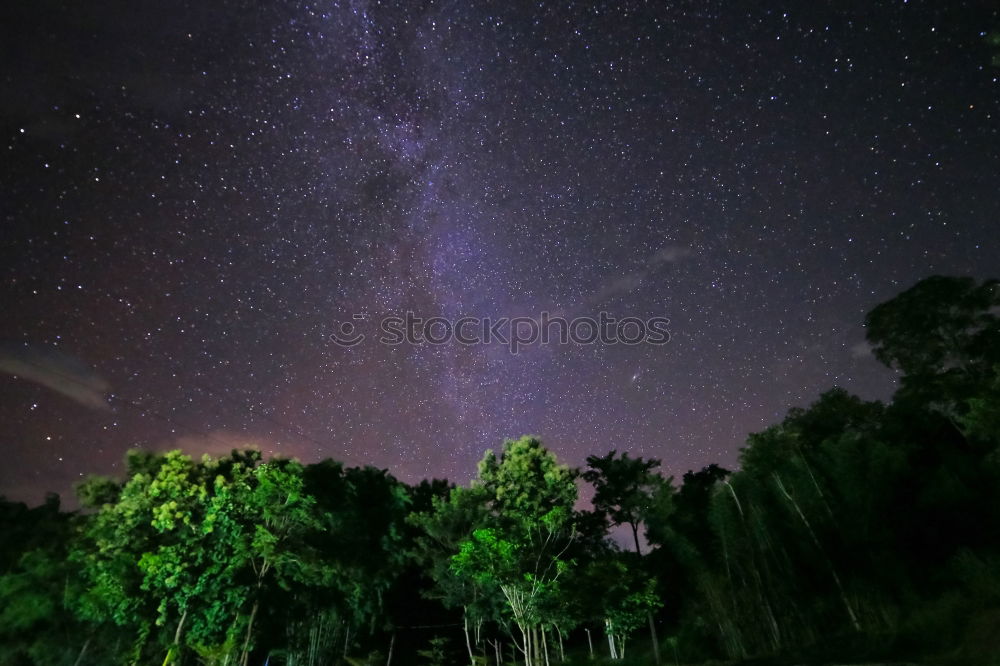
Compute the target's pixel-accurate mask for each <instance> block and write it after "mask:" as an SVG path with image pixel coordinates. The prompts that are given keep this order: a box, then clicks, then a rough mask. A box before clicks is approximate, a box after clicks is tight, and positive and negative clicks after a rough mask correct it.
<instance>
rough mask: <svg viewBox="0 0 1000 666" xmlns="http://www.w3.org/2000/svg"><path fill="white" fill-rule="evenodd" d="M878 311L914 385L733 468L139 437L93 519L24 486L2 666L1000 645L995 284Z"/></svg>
mask: <svg viewBox="0 0 1000 666" xmlns="http://www.w3.org/2000/svg"><path fill="white" fill-rule="evenodd" d="M865 324H866V333H867V339H868V342H869V344H870V345H871V349H872V352H873V354H874V356H875V357H876V358H877V359H878V360H879V361H881V362H883V363H885V364H886V365H888V366H890V367H891V368H893V369H895V370H897V371H898V373H899V388H898V390H897V392H896V394H895V395H894V397H893V399H892V400H891V401H890V402H888V403H882V402H873V401H865V400H862V399H860V398H858V397H856V396H852V395H850V394H849V393H847V392H846V391H844V390H842V389H838V388H834V389H831V390H830V391H828V392H826V393H824V394H823V395H821V396H820V397H819V399H818V400H817V401H816V402H815V403H814V404H812V405H811V406H809V407H808V408H804V409H803V408H795V409H792V410H790V411H789V412H788V414H787V416H786V417H785V418H784V420H783V421H781V422H780V423H778V424H776V425H773V426H771V427H769V428H767V429H766V430H764V431H763V432H759V433H756V434H753V435H751V436H750V438H749V440H748V442H747V445H746V447H745V448H743V449H742V450H741V453H740V457H739V463H738V468H737V469H736V470H735V471H730V470H727V469H723V468H722V467H719V466H717V465H709V466H708V467H706V468H704V469H702V470H700V471H697V472H695V471H692V472H688V473H687V474H685V475H684V476H683V478H682V479H681V480H680V482H675V480H674V479H672V478H668V477H665V476H664V475H663V473H662V471H661V469H660V462H659V461H658V460H654V459H644V458H641V457H631V456H630V455H629V454H628V453H619V452H618V449H622V448H625V447H624V445H619V446H616V447H615V450H612V451H610V452H608V453H607V454H604V455H599V456H598V455H595V456H591V457H589V458H587V465H586V467H585V468H584V469H581V470H578V469H573V468H571V467H568V466H566V465H563V464H560V463H559V461H558V460H557V459H556V456H555V455H554V454H553V453H552V452H551V451H549V450H547V449H546V448H545V447H544V446H543V445H542V443H541V442H540V441H539V440H538V439H537V438H534V437H522V438H519V439H514V440H509V441H507V442H505V443H504V444H503V447H502V449H500V450H499V451H497V452H493V451H487V452H486V454H485V456H484V457H483V458H482V460H481V461H480V463H479V465H478V469H477V475H476V478H475V479H474V480H473V481H472V482H471V483H470V484H468V485H467V486H456V485H454V484H451V483H448V482H447V481H443V480H429V481H423V482H421V483H419V484H416V485H408V484H405V483H402V482H400V481H399V480H397V479H395V478H393V477H392V475H390V474H389V473H388V472H387V471H385V470H380V469H376V468H373V467H345V466H344V465H343V464H341V463H339V462H336V461H333V460H324V461H322V462H317V463H314V464H302V463H300V462H298V461H295V460H288V459H281V458H274V459H270V460H265V459H263V458H262V456H261V455H260V453H258V452H255V451H233V452H232V453H231V454H230V455H228V456H225V457H220V458H211V457H207V456H206V457H203V458H201V459H194V458H192V457H191V456H188V455H185V454H183V453H181V452H178V451H172V452H168V453H150V452H143V451H131V452H130V453H129V454H128V456H127V459H126V469H125V473H124V475H123V477H122V478H105V477H92V478H89V479H87V480H86V481H85V482H83V483H82V484H80V485H79V487H78V488H77V496H78V500H79V503H80V506H81V507H82V508H81V509H80V510H78V511H71V512H68V511H63V510H61V508H60V505H59V500H58V498H56V497H55V496H50V498H49V499H48V500H47V501H46V502H45V503H44V504H42V505H41V506H38V507H34V508H28V507H26V506H25V505H23V504H20V503H16V502H10V501H2V502H0V535H2V537H0V665H8V664H9V665H12V666H13V665H17V666H21V665H24V666H31V665H37V666H49V665H57V664H65V665H67V666H68V665H73V666H84V665H90V664H93V665H97V664H122V665H126V664H136V665H138V664H163V665H164V666H167V665H168V664H212V665H225V666H249V665H250V664H255V665H257V664H268V665H279V664H285V665H288V666H319V665H321V664H349V665H350V666H360V665H361V664H371V665H373V666H374V665H375V664H385V666H393V664H400V665H402V664H428V665H429V666H444V665H445V664H462V663H466V664H470V665H471V666H501V665H502V664H515V663H516V664H522V665H523V666H553V665H554V664H559V663H566V662H574V661H575V662H577V663H582V662H589V661H591V660H595V661H596V660H601V661H611V662H615V663H623V662H626V661H631V662H632V663H694V662H703V661H706V660H713V659H719V660H730V661H741V660H750V659H761V658H772V659H776V658H790V659H791V658H794V659H797V660H802V661H809V660H823V659H829V658H834V657H836V658H839V659H845V660H847V659H875V658H879V659H882V658H896V657H908V658H915V657H921V656H928V655H935V656H938V657H942V658H953V659H956V660H959V662H960V663H963V662H961V660H967V659H969V658H973V657H977V658H978V657H981V656H985V655H997V654H1000V646H998V644H997V643H996V640H995V636H996V635H998V633H1000V529H998V527H1000V288H998V283H997V282H995V281H987V282H976V281H975V280H972V279H966V278H951V277H933V278H928V279H926V280H924V281H922V282H920V283H918V284H917V285H916V286H914V287H913V288H911V289H909V290H908V291H906V292H904V293H902V294H900V295H899V296H897V297H896V298H894V299H892V300H891V301H888V302H886V303H884V304H882V305H879V306H878V307H876V308H875V309H874V310H872V311H871V312H870V313H869V315H868V316H867V318H866V321H865ZM588 485H589V487H590V491H591V493H592V497H593V499H592V502H591V503H590V504H592V506H587V507H583V506H582V503H581V502H580V492H581V488H583V487H585V486H588ZM612 534H614V535H616V536H617V539H615V538H612Z"/></svg>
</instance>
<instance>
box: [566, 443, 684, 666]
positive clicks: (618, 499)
mask: <svg viewBox="0 0 1000 666" xmlns="http://www.w3.org/2000/svg"><path fill="white" fill-rule="evenodd" d="M587 465H589V467H590V469H588V470H587V471H586V472H584V473H583V478H584V479H585V480H587V481H589V482H590V483H591V484H593V486H594V509H595V510H597V511H598V512H600V513H603V514H604V515H606V516H607V517H608V520H610V522H611V524H612V525H614V526H618V525H628V526H629V528H630V529H631V531H632V540H633V543H634V545H635V554H636V557H638V558H641V557H642V548H641V547H640V545H639V526H640V525H641V524H643V523H644V522H645V521H646V519H647V518H648V517H649V516H650V514H651V513H652V512H653V511H654V510H656V511H657V512H658V513H660V514H663V513H665V512H669V508H668V507H669V503H670V498H671V495H672V494H673V487H672V485H671V483H670V481H669V480H667V479H664V478H663V476H661V475H660V474H659V473H657V472H656V471H655V470H656V469H657V468H658V467H659V466H660V461H659V460H656V459H653V458H650V459H648V460H644V459H643V458H630V457H629V455H628V452H625V453H623V454H622V455H621V456H620V457H618V452H617V451H611V452H609V453H608V454H607V455H605V456H603V457H598V456H589V457H588V458H587ZM647 619H648V621H649V633H650V640H651V641H652V646H653V658H654V660H655V661H656V663H657V664H659V663H660V646H659V640H658V639H657V636H656V623H655V622H654V621H653V615H652V612H650V613H649V614H648V618H647Z"/></svg>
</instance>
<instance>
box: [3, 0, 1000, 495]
mask: <svg viewBox="0 0 1000 666" xmlns="http://www.w3.org/2000/svg"><path fill="white" fill-rule="evenodd" d="M0 16H2V18H0V26H2V27H0V35H2V37H0V52H2V53H3V59H4V66H3V70H2V76H0V135H2V137H3V142H2V144H0V149H2V150H3V159H2V162H0V186H2V188H0V216H2V217H0V219H2V225H3V227H2V237H0V238H2V249H0V271H2V273H0V277H2V283H0V313H2V317H0V372H2V374H0V424H2V425H0V459H2V464H0V492H2V493H4V494H6V495H8V496H9V497H13V498H17V499H26V500H31V501H37V500H38V499H39V498H40V497H41V494H42V492H43V491H44V490H55V491H60V492H63V493H66V492H67V491H69V489H70V488H71V486H72V484H73V483H75V482H76V481H78V480H79V479H80V478H81V476H84V475H87V474H91V473H114V472H115V471H120V470H121V461H122V459H123V457H124V454H125V452H126V450H127V449H128V448H129V447H134V446H140V447H146V448H153V449H157V450H166V449H169V448H175V447H178V446H179V447H181V448H184V449H185V450H187V451H190V452H192V453H201V452H205V451H207V452H211V453H224V452H227V451H228V450H229V449H231V448H233V447H236V446H242V445H247V444H249V445H255V446H258V447H260V448H261V449H262V450H263V451H265V452H266V453H268V452H273V453H275V454H282V455H293V456H296V457H299V458H300V459H302V460H304V461H314V460H318V459H320V458H324V457H334V458H337V459H340V460H343V461H345V462H347V463H349V464H364V463H371V464H374V465H377V466H379V467H386V468H388V469H389V470H390V471H391V472H392V473H394V474H395V475H397V476H398V477H399V478H401V479H403V480H405V481H408V482H413V481H417V480H419V479H421V478H424V477H428V476H436V477H442V476H446V477H448V478H450V479H452V480H455V481H457V482H465V481H467V480H468V479H469V478H470V477H471V476H472V475H473V474H474V471H475V461H476V460H478V459H479V458H480V457H481V455H482V453H483V451H484V449H486V448H488V447H496V446H497V445H498V444H499V443H500V442H501V441H502V439H503V438H505V437H510V436H518V435H521V434H525V433H531V434H536V435H539V436H540V437H542V439H543V441H544V442H545V443H546V444H547V445H548V446H550V447H551V448H553V449H554V450H555V451H556V452H557V453H558V454H559V455H560V457H561V458H563V459H564V460H565V461H567V462H569V463H571V464H575V465H579V464H581V463H582V462H583V459H584V458H585V456H586V455H588V454H591V453H604V452H606V451H608V450H609V449H612V448H617V449H618V450H627V451H630V452H632V453H633V454H634V455H642V456H653V457H658V458H662V459H663V461H664V466H665V467H666V469H667V470H668V471H669V472H671V473H674V474H682V473H683V472H684V471H686V470H687V469H690V468H698V467H700V466H702V465H705V464H707V463H710V462H721V463H723V464H724V465H732V464H734V463H735V461H736V456H737V452H738V449H739V447H740V446H741V445H742V444H743V442H744V441H745V438H746V435H747V433H749V432H752V431H755V430H760V429H762V428H763V427H765V426H767V425H768V424H770V423H773V422H775V421H776V420H778V419H780V418H781V417H782V415H783V414H784V413H785V411H786V410H787V409H788V408H789V407H792V406H795V405H806V404H808V403H809V402H811V401H812V400H814V399H815V398H816V397H817V396H818V394H819V393H820V392H822V391H823V390H825V389H827V388H830V387H832V386H834V385H839V386H843V387H845V388H847V389H849V390H851V391H853V392H856V393H858V394H860V395H861V396H863V397H866V398H887V397H888V396H890V395H891V393H892V390H893V380H894V378H893V375H892V374H891V373H890V372H889V371H888V370H885V369H884V368H882V367H881V366H880V365H879V364H878V363H877V362H876V361H875V360H874V359H873V358H872V356H871V354H870V352H869V350H868V348H867V347H866V346H865V344H864V331H863V328H862V320H863V317H864V314H865V312H867V311H868V310H870V309H871V308H872V307H873V306H874V305H875V304H877V303H879V302H882V301H885V300H887V299H888V298H891V297H892V296H893V295H895V294H897V293H898V292H900V291H901V290H903V289H905V288H907V287H909V286H911V285H912V284H913V283H915V282H916V281H917V280H919V279H921V278H923V277H926V276H928V275H932V274H936V273H940V274H960V275H972V276H975V277H978V278H985V277H988V276H992V277H1000V197H998V195H997V191H998V187H1000V186H998V183H1000V132H998V127H1000V67H996V66H992V65H991V59H992V58H993V57H994V54H993V53H992V52H991V47H990V45H989V44H988V42H987V40H986V38H985V36H986V35H987V33H990V32H993V31H995V30H997V29H998V28H1000V9H998V6H997V4H996V3H992V2H946V1H944V0H940V1H939V2H918V1H915V0H914V1H910V2H904V1H897V2H875V3H873V2H868V1H866V2H809V3H805V2H787V3H784V4H781V3H776V2H769V3H761V2H738V1H721V0H709V1H705V0H698V1H692V2H650V3H637V2H608V3H602V2H598V3H587V2H577V3H556V2H551V3H550V2H541V3H536V4H527V3H524V4H522V3H517V2H507V1H505V2H474V1H469V2H466V1H454V2H416V1H415V2H409V1H407V2H398V3H386V2H382V3H380V2H377V1H375V2H364V1H362V0H357V1H354V2H288V3H282V2H273V3H252V2H235V1H229V0H226V1H221V2H214V1H213V2H186V1H171V2H156V3H154V2H133V1H115V2H110V1H102V2H62V3H56V2H45V1H42V2H37V1H36V2H30V3H22V2H8V3H3V7H2V9H0ZM407 310H412V311H414V312H415V313H417V314H418V315H420V316H423V317H431V316H444V317H449V318H457V317H460V316H463V315H471V316H480V317H483V316H491V317H501V316H507V317H512V316H529V317H538V316H539V315H540V313H541V312H543V311H547V312H551V313H560V314H562V315H564V316H566V315H569V316H582V315H596V314H597V313H598V312H599V311H602V310H603V311H607V312H609V313H612V314H613V315H615V316H618V317H624V316H637V317H640V318H647V317H651V316H663V317H668V318H669V319H670V326H669V330H670V333H671V340H670V342H669V343H668V344H666V345H651V344H641V345H632V346H627V345H602V344H594V345H586V346H583V345H573V344H569V345H553V344H550V345H548V346H541V345H538V346H534V347H532V348H529V349H526V350H524V351H522V353H520V354H517V355H513V354H511V353H509V351H508V350H507V349H506V348H505V347H504V346H503V345H502V344H491V345H479V346H462V345H459V344H456V343H452V344H446V345H441V346H431V345H423V346H415V345H400V346H387V345H383V344H380V343H378V342H377V341H376V340H373V339H369V340H366V341H365V342H363V343H361V344H358V345H356V346H354V347H351V348H343V347H340V346H337V345H336V344H333V343H332V342H331V340H330V336H331V334H332V333H334V332H335V331H336V330H337V329H338V327H339V326H340V324H341V322H344V321H351V320H352V316H353V315H354V314H361V315H364V316H365V317H366V318H367V319H366V320H364V321H361V322H360V324H359V325H360V326H361V327H362V330H365V327H368V328H369V329H370V331H369V332H377V322H378V321H379V319H380V318H381V317H384V316H387V315H402V314H403V313H404V312H405V311H407Z"/></svg>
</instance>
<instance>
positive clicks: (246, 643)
mask: <svg viewBox="0 0 1000 666" xmlns="http://www.w3.org/2000/svg"><path fill="white" fill-rule="evenodd" d="M259 607H260V601H259V600H258V601H254V602H253V608H251V609H250V620H249V621H248V622H247V633H246V636H245V637H244V638H243V650H242V653H241V655H240V666H248V665H249V663H250V639H251V638H252V637H253V623H254V620H256V619H257V609H258V608H259Z"/></svg>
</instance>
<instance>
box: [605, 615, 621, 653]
mask: <svg viewBox="0 0 1000 666" xmlns="http://www.w3.org/2000/svg"><path fill="white" fill-rule="evenodd" d="M604 628H605V631H606V632H607V634H608V651H609V652H610V653H611V658H612V659H617V658H618V654H617V653H616V652H615V636H614V634H613V633H611V622H609V621H608V620H605V621H604Z"/></svg>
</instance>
